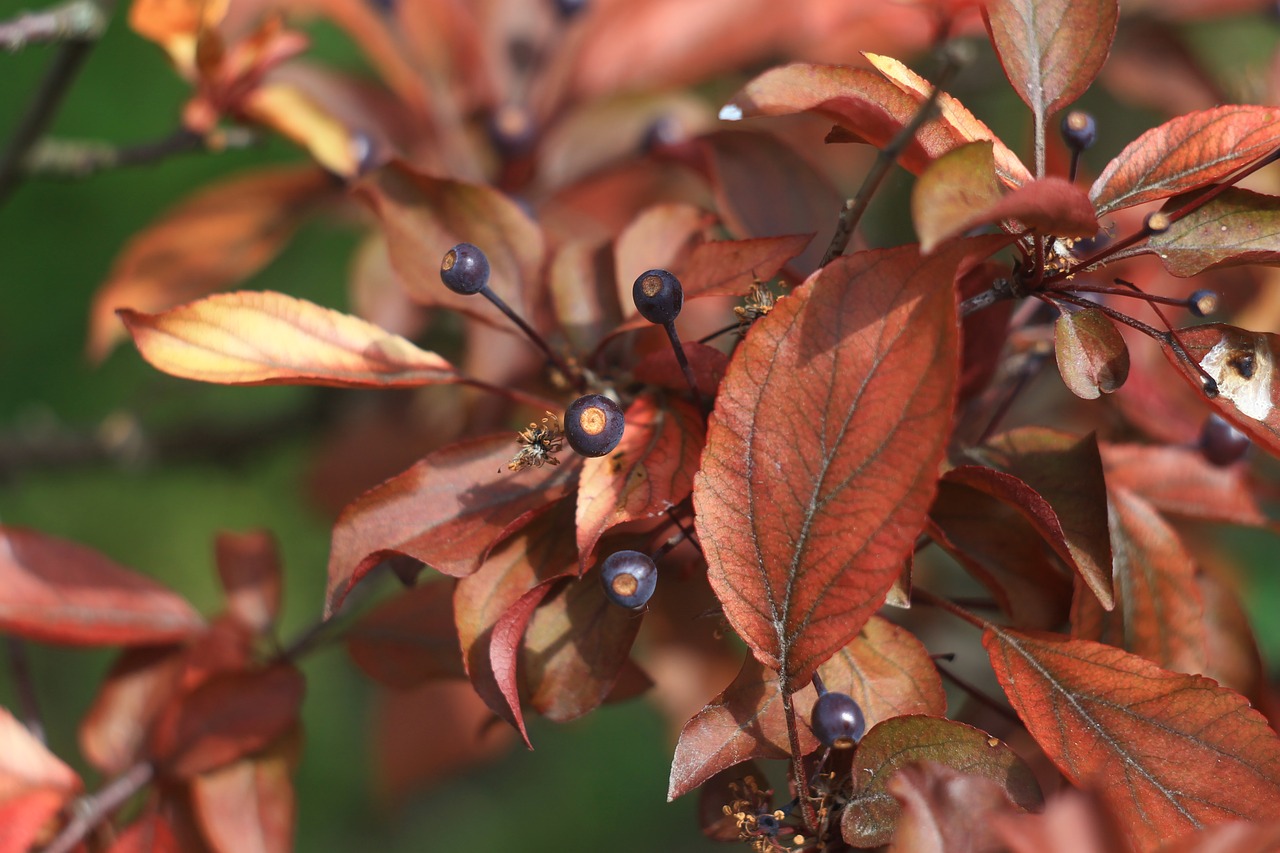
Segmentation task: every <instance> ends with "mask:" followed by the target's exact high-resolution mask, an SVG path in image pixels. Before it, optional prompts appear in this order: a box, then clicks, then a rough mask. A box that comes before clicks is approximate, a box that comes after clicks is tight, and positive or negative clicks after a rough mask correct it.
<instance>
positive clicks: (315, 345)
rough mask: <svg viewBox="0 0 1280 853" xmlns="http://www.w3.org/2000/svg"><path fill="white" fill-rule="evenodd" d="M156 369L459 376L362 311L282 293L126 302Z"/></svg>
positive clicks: (208, 378) (326, 378) (324, 376)
mask: <svg viewBox="0 0 1280 853" xmlns="http://www.w3.org/2000/svg"><path fill="white" fill-rule="evenodd" d="M120 318H121V319H122V320H124V323H125V326H127V327H128V329H129V334H131V335H133V342H134V344H136V345H137V347H138V351H139V352H140V353H142V357H143V358H145V359H146V360H147V361H148V362H150V364H151V365H152V366H153V367H155V368H156V369H157V370H161V371H164V372H165V373H168V374H171V375H173V376H180V377H182V378H184V379H195V380H199V381H201V382H215V383H218V384H221V385H330V386H333V387H335V388H415V387H418V386H420V385H434V384H438V383H442V382H458V381H460V380H461V377H459V375H458V373H457V371H455V370H454V368H453V366H452V365H451V364H449V362H447V361H445V360H444V359H443V358H441V357H440V356H438V355H436V354H435V353H432V352H427V351H426V350H421V349H418V347H416V346H414V345H413V344H412V343H410V342H409V341H407V340H405V339H404V338H402V337H399V336H398V335H393V334H391V333H390V332H387V331H385V330H383V329H380V328H378V327H377V326H375V325H373V324H372V323H366V322H365V321H364V320H361V319H359V318H358V317H352V316H351V315H349V314H341V313H339V312H337V311H331V310H330V309H328V308H322V307H321V306H319V305H316V304H314V303H312V302H307V301H306V300H303V299H295V298H294V297H292V296H285V295H284V294H283V293H271V292H266V293H248V292H242V293H220V294H217V295H214V296H210V297H208V298H206V299H201V300H200V301H198V302H192V303H191V304H189V305H184V306H182V307H180V308H174V309H172V310H170V311H166V312H164V313H163V314H140V313H138V312H136V311H130V310H128V309H121V310H120Z"/></svg>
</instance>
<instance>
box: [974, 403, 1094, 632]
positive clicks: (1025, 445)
mask: <svg viewBox="0 0 1280 853" xmlns="http://www.w3.org/2000/svg"><path fill="white" fill-rule="evenodd" d="M980 455H981V456H982V457H983V458H984V459H985V460H986V461H988V462H989V463H991V464H994V465H996V466H997V467H999V468H1001V469H1003V470H1004V471H1007V472H1008V473H1010V474H1012V475H1013V476H1015V477H1017V478H1018V479H1020V480H1022V481H1023V482H1025V483H1026V484H1027V485H1029V486H1031V488H1033V489H1035V490H1036V491H1037V492H1039V493H1040V494H1041V495H1042V496H1043V497H1044V498H1045V499H1046V500H1047V501H1048V502H1049V505H1050V506H1052V507H1053V511H1054V513H1055V514H1056V515H1057V516H1058V521H1059V522H1060V523H1061V525H1062V534H1063V539H1064V540H1065V543H1066V553H1064V552H1063V551H1062V550H1060V549H1059V548H1055V552H1056V553H1058V554H1059V555H1060V556H1062V558H1063V559H1064V560H1065V561H1066V563H1067V565H1068V566H1072V567H1074V568H1075V569H1077V571H1078V572H1079V574H1080V577H1082V578H1083V579H1084V580H1085V582H1086V583H1087V584H1088V585H1089V589H1091V590H1093V593H1094V595H1096V596H1097V597H1098V601H1100V602H1102V606H1103V607H1106V608H1108V609H1110V608H1111V607H1112V606H1113V604H1114V599H1113V597H1112V589H1111V536H1110V533H1109V532H1108V525H1107V512H1106V507H1107V497H1106V496H1107V491H1106V481H1105V479H1104V477H1103V474H1102V457H1101V456H1100V455H1099V453H1098V441H1097V438H1096V437H1095V436H1093V435H1092V434H1090V435H1087V436H1085V437H1083V438H1077V437H1076V436H1073V435H1070V434H1068V433H1063V432H1057V431H1054V430H1050V429H1043V428H1036V427H1024V428H1021V429H1016V430H1011V431H1009V432H1006V433H1004V434H1002V435H999V436H997V437H995V438H993V439H991V441H990V442H988V443H987V445H986V446H985V447H984V448H983V449H982V450H981V451H980ZM1050 544H1051V545H1052V544H1054V543H1053V541H1052V540H1050Z"/></svg>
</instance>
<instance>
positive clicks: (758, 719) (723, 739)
mask: <svg viewBox="0 0 1280 853" xmlns="http://www.w3.org/2000/svg"><path fill="white" fill-rule="evenodd" d="M799 734H800V743H801V748H802V749H803V750H804V751H805V752H806V753H808V752H811V751H813V750H814V749H816V748H817V746H818V742H817V740H815V739H814V737H813V735H812V734H811V733H810V732H809V730H808V728H801V729H800V732H799ZM790 756H791V748H790V746H789V740H788V735H787V722H786V718H785V717H784V715H783V712H782V693H781V692H780V691H779V689H778V677H777V675H776V674H775V673H773V672H771V671H769V670H767V669H765V668H764V667H763V666H761V664H760V662H759V661H758V660H756V659H755V658H753V657H750V656H748V657H747V659H746V661H745V662H744V663H743V664H742V670H741V671H740V672H739V673H738V675H737V677H736V678H734V680H733V683H732V684H730V685H729V686H728V687H726V688H725V689H724V690H723V691H722V692H721V693H720V695H719V696H717V697H716V698H714V699H712V700H711V702H710V703H709V704H708V705H707V707H705V708H703V709H702V710H701V711H699V712H698V713H697V714H696V715H694V717H693V719H691V720H690V721H689V722H687V723H685V724H684V728H683V729H681V730H680V740H679V742H677V743H676V752H675V756H674V757H673V758H672V760H671V778H670V780H669V782H668V784H667V800H668V801H670V800H674V799H675V798H676V797H680V796H683V795H684V794H687V793H688V792H689V791H692V790H693V789H694V788H696V787H698V786H699V785H701V784H702V783H703V782H706V781H707V780H708V779H710V778H711V777H712V776H714V775H716V774H717V773H719V772H721V771H722V770H727V769H728V768H730V767H733V766H735V765H737V764H741V763H742V762H744V761H747V760H749V759H753V758H789V757H790Z"/></svg>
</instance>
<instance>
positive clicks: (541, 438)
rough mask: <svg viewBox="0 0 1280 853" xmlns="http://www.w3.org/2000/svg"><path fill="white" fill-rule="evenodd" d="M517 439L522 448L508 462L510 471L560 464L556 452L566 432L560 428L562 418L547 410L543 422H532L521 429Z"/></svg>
mask: <svg viewBox="0 0 1280 853" xmlns="http://www.w3.org/2000/svg"><path fill="white" fill-rule="evenodd" d="M517 440H518V441H519V442H520V449H519V450H518V451H517V452H516V455H515V456H513V457H511V461H510V462H508V463H507V470H508V471H523V470H524V469H525V468H541V467H542V466H543V465H559V464H560V460H559V458H557V457H556V455H555V454H557V453H559V452H560V448H561V446H562V442H563V441H564V433H563V432H562V431H561V429H560V419H559V418H558V417H556V416H555V415H554V414H552V413H551V412H547V416H546V417H545V418H543V419H542V423H541V424H538V423H531V424H529V426H528V427H526V428H525V429H522V430H520V434H519V437H518V439H517Z"/></svg>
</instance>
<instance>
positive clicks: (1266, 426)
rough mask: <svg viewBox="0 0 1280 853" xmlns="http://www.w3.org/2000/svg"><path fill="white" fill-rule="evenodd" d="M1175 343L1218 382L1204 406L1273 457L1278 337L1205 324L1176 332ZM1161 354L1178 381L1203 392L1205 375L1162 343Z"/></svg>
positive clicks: (1279, 446)
mask: <svg viewBox="0 0 1280 853" xmlns="http://www.w3.org/2000/svg"><path fill="white" fill-rule="evenodd" d="M1177 340H1178V343H1179V344H1180V345H1181V347H1182V349H1183V350H1185V352H1186V354H1187V355H1188V356H1189V357H1190V358H1191V360H1192V361H1194V362H1195V363H1196V364H1198V365H1199V366H1200V368H1201V369H1202V370H1204V371H1205V372H1206V373H1207V374H1208V375H1209V376H1211V377H1213V380H1214V381H1215V382H1216V383H1217V389H1218V394H1217V396H1216V397H1213V398H1211V399H1210V400H1209V402H1210V404H1211V405H1212V406H1213V408H1214V409H1216V410H1217V412H1218V414H1220V415H1222V416H1223V417H1224V418H1226V419H1227V420H1228V421H1230V422H1231V423H1233V424H1235V426H1236V428H1237V429H1239V430H1240V431H1241V432H1243V433H1244V434H1245V435H1247V436H1249V438H1251V439H1253V441H1254V442H1255V443H1256V444H1259V445H1261V446H1262V447H1264V448H1266V450H1267V451H1268V452H1269V453H1271V454H1272V455H1280V408H1277V406H1276V402H1277V400H1280V389H1278V388H1277V384H1278V383H1280V371H1277V370H1276V369H1275V360H1276V357H1275V352H1276V344H1277V342H1278V341H1277V336H1276V335H1273V334H1269V333H1266V332H1249V331H1246V330H1244V329H1238V328H1236V327H1235V326H1228V325H1226V324H1225V323H1209V324H1206V325H1203V326H1195V327H1192V328H1190V329H1180V330H1179V331H1178V332H1177ZM1161 350H1163V351H1164V354H1165V357H1166V358H1168V359H1169V360H1170V361H1171V362H1173V364H1174V366H1175V367H1177V368H1178V371H1179V372H1180V373H1181V374H1182V376H1183V378H1184V379H1186V380H1187V381H1188V382H1190V383H1191V386H1192V387H1193V388H1195V389H1196V390H1197V391H1199V392H1200V393H1201V394H1204V377H1203V376H1202V375H1201V374H1200V373H1199V372H1198V371H1196V370H1194V369H1193V368H1192V367H1191V366H1190V365H1188V364H1187V362H1186V360H1185V359H1184V358H1182V357H1181V355H1180V354H1179V353H1178V352H1176V351H1175V350H1174V349H1173V347H1172V346H1171V345H1169V344H1167V343H1166V344H1163V345H1162V346H1161Z"/></svg>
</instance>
